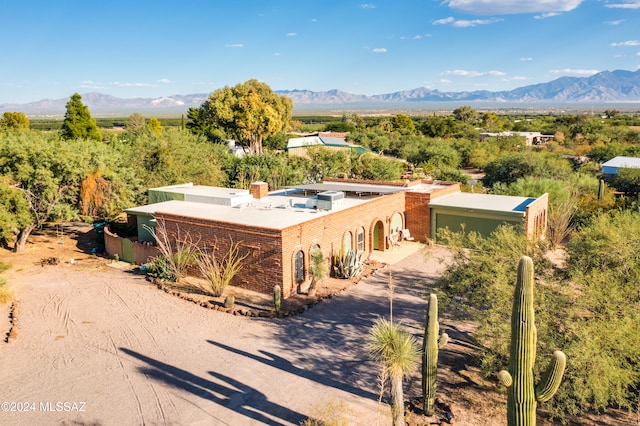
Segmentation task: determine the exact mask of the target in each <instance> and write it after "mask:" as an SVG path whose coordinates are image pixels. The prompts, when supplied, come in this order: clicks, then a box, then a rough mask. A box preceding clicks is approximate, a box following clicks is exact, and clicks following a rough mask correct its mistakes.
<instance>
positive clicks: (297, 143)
mask: <svg viewBox="0 0 640 426" xmlns="http://www.w3.org/2000/svg"><path fill="white" fill-rule="evenodd" d="M310 146H322V147H324V148H328V149H331V150H345V149H346V150H348V151H349V152H351V151H355V153H356V154H358V155H359V154H363V153H365V152H370V151H371V150H370V149H368V148H364V147H362V146H359V145H355V144H352V143H349V142H347V141H345V140H344V138H339V137H334V136H320V135H312V136H302V137H297V138H291V139H289V141H288V142H287V152H288V153H289V155H298V156H301V157H307V156H308V155H307V148H309V147H310Z"/></svg>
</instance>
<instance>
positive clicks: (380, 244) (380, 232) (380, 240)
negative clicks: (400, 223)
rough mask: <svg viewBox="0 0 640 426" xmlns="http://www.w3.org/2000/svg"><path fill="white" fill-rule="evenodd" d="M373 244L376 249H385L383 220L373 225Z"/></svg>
mask: <svg viewBox="0 0 640 426" xmlns="http://www.w3.org/2000/svg"><path fill="white" fill-rule="evenodd" d="M372 240H373V241H372V243H373V244H372V245H373V249H374V250H384V223H382V221H381V220H379V221H377V222H376V223H375V225H373V239H372Z"/></svg>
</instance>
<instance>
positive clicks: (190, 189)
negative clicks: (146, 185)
mask: <svg viewBox="0 0 640 426" xmlns="http://www.w3.org/2000/svg"><path fill="white" fill-rule="evenodd" d="M150 191H161V192H173V193H177V194H185V195H187V194H188V195H201V196H210V197H216V198H229V197H241V196H245V195H249V190H248V189H236V188H222V187H219V186H205V185H190V184H187V185H172V186H163V187H160V188H152V189H150Z"/></svg>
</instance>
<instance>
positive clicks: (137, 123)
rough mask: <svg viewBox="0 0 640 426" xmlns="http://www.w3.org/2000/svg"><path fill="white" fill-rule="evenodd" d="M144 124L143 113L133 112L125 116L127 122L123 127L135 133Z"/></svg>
mask: <svg viewBox="0 0 640 426" xmlns="http://www.w3.org/2000/svg"><path fill="white" fill-rule="evenodd" d="M144 126H145V119H144V115H142V114H138V113H137V112H134V113H133V114H131V115H130V116H129V118H127V122H126V123H125V125H124V129H125V130H126V131H127V132H129V133H131V134H133V135H137V134H138V133H140V131H141V130H142V129H143V128H144Z"/></svg>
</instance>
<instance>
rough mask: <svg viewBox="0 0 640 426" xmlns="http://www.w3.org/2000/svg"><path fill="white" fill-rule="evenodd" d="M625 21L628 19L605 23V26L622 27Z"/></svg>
mask: <svg viewBox="0 0 640 426" xmlns="http://www.w3.org/2000/svg"><path fill="white" fill-rule="evenodd" d="M624 21H626V19H618V20H617V21H607V22H605V24H607V25H620V24H622V23H623V22H624Z"/></svg>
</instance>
